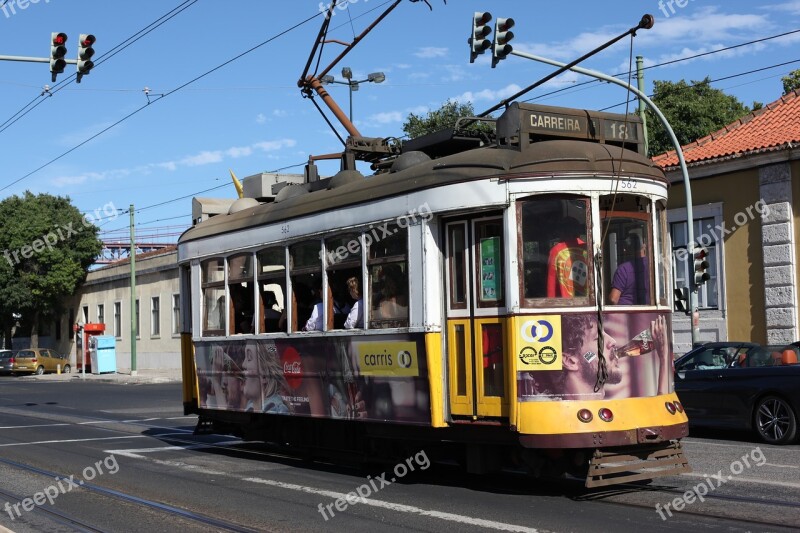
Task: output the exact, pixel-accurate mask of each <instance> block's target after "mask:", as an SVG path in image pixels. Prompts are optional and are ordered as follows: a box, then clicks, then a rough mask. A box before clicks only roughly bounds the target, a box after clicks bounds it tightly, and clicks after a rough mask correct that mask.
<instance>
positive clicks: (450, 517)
mask: <svg viewBox="0 0 800 533" xmlns="http://www.w3.org/2000/svg"><path fill="white" fill-rule="evenodd" d="M242 443H243V441H229V442H222V443H217V444H196V445H189V446H161V447H157V448H138V449H127V450H103V451H104V452H105V453H108V454H113V455H121V456H123V457H130V458H133V459H144V460H146V461H151V462H153V463H156V464H160V465H164V466H171V467H174V468H182V469H185V470H191V471H193V472H200V473H205V474H210V475H215V476H226V477H231V478H234V479H240V480H241V481H248V482H250V483H258V484H261V485H269V486H272V487H277V488H282V489H289V490H294V491H298V492H305V493H306V494H315V495H318V496H324V497H328V498H333V499H336V500H338V499H343V500H344V499H346V498H347V494H345V493H342V492H335V491H331V490H324V489H317V488H314V487H307V486H304V485H295V484H293V483H284V482H282V481H275V480H272V479H263V478H255V477H248V478H239V477H238V476H234V475H232V474H230V473H228V472H220V471H217V470H210V469H207V468H204V467H200V466H195V465H188V464H186V463H183V462H176V461H165V460H161V459H152V458H149V457H145V456H144V455H142V454H145V453H154V452H171V451H178V450H194V449H200V448H213V447H219V446H230V445H233V444H242ZM359 503H362V504H365V505H371V506H373V507H381V508H383V509H388V510H391V511H397V512H401V513H411V514H418V515H420V516H425V517H429V518H438V519H440V520H446V521H449V522H457V523H460V524H467V525H471V526H477V527H483V528H488V529H494V530H497V531H518V532H521V533H538V532H539V531H540V530H538V529H535V528H530V527H524V526H518V525H515V524H507V523H504V522H495V521H493V520H484V519H482V518H472V517H468V516H462V515H457V514H452V513H445V512H442V511H433V510H429V509H422V508H420V507H414V506H411V505H404V504H400V503H392V502H387V501H383V500H374V499H364V500H361V499H359Z"/></svg>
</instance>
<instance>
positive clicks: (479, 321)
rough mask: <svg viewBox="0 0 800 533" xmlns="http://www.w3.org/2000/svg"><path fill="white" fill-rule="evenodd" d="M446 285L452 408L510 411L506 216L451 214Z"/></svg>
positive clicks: (469, 412) (491, 413)
mask: <svg viewBox="0 0 800 533" xmlns="http://www.w3.org/2000/svg"><path fill="white" fill-rule="evenodd" d="M445 232H446V239H447V248H446V251H445V254H446V258H447V261H446V266H445V276H444V277H445V285H446V290H445V293H446V298H447V302H446V303H447V306H446V316H447V361H448V376H449V377H448V387H449V398H450V412H451V413H452V414H453V415H457V416H470V417H474V418H478V417H502V416H508V398H507V396H506V394H507V392H506V391H508V384H507V383H506V372H505V368H506V364H507V362H506V359H505V353H506V350H505V349H504V340H505V338H506V335H505V332H504V328H505V324H504V322H503V320H502V319H501V318H500V316H499V315H500V311H501V310H504V309H505V294H503V291H504V289H505V286H504V280H505V268H506V266H505V265H504V264H503V249H504V237H503V219H502V218H501V217H500V216H499V215H498V216H490V217H485V216H483V217H481V218H468V219H459V220H451V221H448V222H446V223H445Z"/></svg>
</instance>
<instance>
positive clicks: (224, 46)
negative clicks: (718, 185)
mask: <svg viewBox="0 0 800 533" xmlns="http://www.w3.org/2000/svg"><path fill="white" fill-rule="evenodd" d="M429 1H430V4H431V6H432V7H433V10H432V11H431V10H429V9H428V7H427V6H426V5H425V3H423V2H417V3H412V2H411V1H409V0H405V1H404V2H402V3H401V4H400V5H399V6H398V7H397V9H395V10H394V12H392V13H391V14H390V15H389V16H388V18H386V19H385V20H384V21H383V22H382V23H381V24H380V25H379V26H378V27H377V28H375V29H374V30H373V32H372V33H371V34H370V35H369V36H367V37H366V38H365V39H364V40H363V41H362V42H361V43H360V44H359V46H358V47H356V49H355V50H353V51H352V52H351V53H350V54H349V55H348V56H347V57H346V58H345V59H344V60H343V61H341V62H340V63H339V64H338V65H337V66H336V67H335V68H334V69H333V70H332V73H333V74H335V76H336V79H338V80H340V79H342V78H341V67H343V66H349V67H351V68H352V70H353V72H354V77H355V78H356V79H359V80H360V79H364V78H366V75H367V74H368V73H370V72H377V71H381V72H384V73H385V74H386V81H385V82H384V83H382V84H373V83H365V84H363V85H362V86H361V88H360V90H359V91H358V92H356V93H354V95H353V96H354V98H353V100H354V103H353V106H354V118H355V123H356V126H357V127H358V128H359V129H360V131H361V133H362V134H364V135H367V136H376V137H377V136H381V137H388V136H397V137H400V136H402V129H401V124H402V122H403V120H405V118H406V116H407V115H408V113H410V112H414V113H424V112H426V111H427V110H429V109H434V108H436V107H438V106H439V105H441V104H442V103H443V102H445V101H446V100H447V99H459V100H470V101H472V102H473V104H474V106H475V109H476V111H483V110H485V109H487V108H489V107H491V106H492V105H494V104H495V103H497V102H498V101H499V100H500V99H502V98H504V97H507V96H509V95H511V94H513V93H514V92H516V91H517V90H519V88H521V87H524V86H526V85H529V84H531V83H533V82H534V81H536V80H537V79H539V78H541V77H543V76H544V75H546V74H547V73H549V72H550V71H551V70H552V68H551V67H547V66H545V65H541V64H538V63H534V62H532V61H528V60H525V59H522V58H518V57H513V56H512V57H509V58H508V59H506V60H505V61H503V62H502V63H501V64H500V65H499V66H498V67H497V68H496V69H492V68H490V56H489V55H488V54H484V55H483V56H481V57H480V58H479V59H478V61H476V62H475V63H474V64H470V63H469V49H468V45H467V43H466V40H467V37H468V34H469V30H470V20H471V17H472V14H473V12H475V11H485V10H488V11H490V12H491V13H492V15H493V16H494V17H495V18H497V17H513V18H514V19H515V21H516V27H515V28H514V33H515V35H516V37H515V39H514V41H513V44H514V46H515V48H516V49H519V50H523V51H529V52H532V53H536V54H539V55H544V56H548V57H551V58H553V59H557V60H562V61H565V62H566V61H570V60H571V59H574V58H577V57H579V56H580V55H582V54H583V53H585V52H587V51H589V50H591V49H593V48H594V47H596V46H598V45H600V44H602V43H603V42H605V41H606V40H608V39H609V38H611V37H614V36H616V35H618V34H620V33H622V32H623V31H625V30H626V29H628V28H630V27H632V26H635V25H636V24H637V23H638V21H639V19H640V18H641V16H642V15H643V14H644V13H652V14H653V15H655V17H656V25H655V27H654V28H653V29H651V30H649V31H645V30H642V31H640V32H639V34H638V36H637V37H636V38H635V39H634V44H633V46H634V55H642V56H644V58H645V64H646V65H658V64H661V63H664V62H667V61H672V60H676V59H681V58H685V57H689V56H693V55H696V54H701V53H704V52H713V51H715V50H720V49H723V48H727V47H731V46H734V45H739V44H742V43H746V42H749V41H754V40H758V39H764V38H768V37H772V36H775V35H778V34H782V33H786V32H791V31H794V30H798V29H800V0H767V1H766V2H751V1H749V2H745V1H742V0H732V1H731V0H727V1H725V2H722V1H721V0H717V1H706V0H678V1H673V2H667V1H663V2H661V3H659V2H658V1H657V0H645V1H641V0H639V1H633V0H607V1H605V2H588V1H584V2H522V1H516V2H514V1H510V0H493V1H491V2H490V1H489V0H449V2H448V3H447V5H445V4H444V3H443V1H442V0H429ZM4 2H6V3H5V5H4V6H3V7H2V9H0V54H3V55H16V56H36V57H47V56H49V41H50V33H51V32H54V31H63V32H65V33H67V34H68V36H69V41H68V42H67V47H68V49H69V53H68V57H69V58H74V57H75V55H76V54H77V41H78V35H79V34H80V33H92V34H94V35H96V37H97V43H96V44H95V49H96V52H97V53H96V56H95V60H96V62H97V63H100V64H99V65H98V66H97V67H96V68H95V69H94V70H93V71H92V73H91V74H90V75H89V76H86V77H84V78H83V81H82V82H81V83H80V84H76V83H74V82H73V83H69V84H66V83H63V82H64V81H68V80H70V79H71V78H74V76H70V75H71V74H72V73H73V72H74V69H75V67H74V65H68V67H67V70H66V71H65V73H64V74H61V75H60V76H59V78H58V80H57V85H55V86H54V87H53V89H54V90H55V89H59V90H58V91H57V92H54V94H53V96H51V97H47V96H40V95H41V94H42V92H43V87H44V86H45V85H50V86H53V85H54V84H52V83H51V82H50V73H49V68H48V66H47V65H46V64H44V63H20V62H7V61H3V62H0V67H2V71H0V90H2V104H0V124H3V125H2V126H0V146H2V148H1V150H2V151H1V152H0V153H1V154H2V163H3V164H2V170H0V188H1V189H2V191H0V198H4V197H7V196H9V195H12V194H20V193H22V192H24V191H25V190H31V191H33V192H49V193H51V194H58V195H68V196H69V197H70V198H72V200H73V203H74V204H75V205H77V206H78V208H79V209H81V210H82V211H85V212H92V211H95V210H96V209H98V208H102V207H103V206H107V205H108V204H109V203H111V204H113V205H114V206H115V207H117V208H119V209H127V207H128V205H129V204H132V203H133V204H135V206H136V209H137V215H136V220H137V226H138V227H139V229H138V231H139V232H140V233H141V234H145V233H150V232H153V231H154V229H155V228H158V227H164V226H181V225H183V226H186V225H188V224H189V222H190V218H191V217H190V212H191V196H193V195H194V194H196V193H199V196H215V197H231V198H232V197H235V191H234V189H233V186H232V185H229V183H230V178H229V176H228V169H229V168H232V169H233V170H234V172H236V174H237V175H238V176H239V177H244V176H247V175H250V174H254V173H257V172H260V171H272V170H275V169H279V168H282V167H287V166H290V165H296V164H301V163H304V162H305V161H306V160H307V159H308V156H309V154H323V153H330V152H335V151H339V150H340V149H341V144H340V143H339V141H338V140H337V139H336V137H335V136H334V135H333V134H332V133H331V131H330V129H329V128H328V126H327V125H326V124H325V122H324V120H323V119H322V117H321V116H320V115H319V113H318V112H317V111H316V109H315V108H314V106H313V104H312V103H311V102H309V101H307V100H306V99H304V98H302V97H301V95H300V92H299V90H298V89H297V86H296V81H297V79H298V78H299V76H300V74H301V73H302V70H303V67H304V66H305V63H306V61H307V59H308V54H309V51H310V50H311V46H312V44H313V40H314V38H315V36H316V35H317V32H318V30H319V27H320V24H321V22H322V17H321V16H317V17H316V18H313V19H312V20H310V21H309V22H307V23H305V24H303V25H301V26H299V27H298V28H296V29H294V30H291V31H289V32H288V33H286V34H285V35H282V36H280V37H277V38H275V39H274V40H272V41H271V42H268V43H266V44H264V45H263V46H261V47H259V48H257V49H255V50H253V51H252V52H250V53H248V54H246V55H244V56H242V57H239V58H238V59H236V60H234V61H232V62H229V63H227V64H225V63H226V62H228V61H230V60H231V59H233V58H235V57H237V56H239V55H240V54H242V53H243V52H246V51H247V50H249V49H251V48H252V47H254V46H256V45H258V44H260V43H262V42H264V41H267V40H268V39H271V38H273V37H275V36H276V35H278V34H280V33H281V32H284V31H285V30H287V29H289V28H291V27H293V26H295V25H297V24H298V23H300V22H302V21H304V20H306V19H308V18H309V17H312V16H314V15H315V14H317V13H318V12H319V11H320V7H321V5H322V4H320V2H319V1H310V0H296V1H292V2H289V1H283V2H277V1H263V0H262V1H257V0H230V1H227V2H222V1H216V2H212V1H210V0H198V1H195V2H193V3H192V2H183V1H182V0H139V1H136V2H130V1H128V2H121V1H116V0H103V1H101V0H38V2H35V3H34V2H33V0H27V1H26V0H0V5H2V4H3V3H4ZM326 4H327V2H326ZM344 4H345V5H346V6H347V9H346V10H338V9H337V10H336V15H335V16H334V18H333V20H332V22H331V32H330V33H329V38H333V39H339V40H343V41H350V40H352V39H353V36H354V34H358V33H360V32H361V31H362V30H363V29H364V27H365V26H366V25H367V24H369V23H370V22H371V21H372V20H373V18H374V17H375V16H376V14H377V13H379V12H381V11H382V9H384V8H385V6H386V5H388V4H389V2H385V1H384V0H349V2H348V1H347V0H345V2H344ZM534 6H535V7H534ZM179 7H181V8H183V10H182V11H180V12H179V13H177V14H176V15H175V16H174V17H172V18H170V19H169V20H166V21H164V22H163V24H162V25H160V26H159V27H157V28H155V29H153V30H152V31H150V32H149V33H147V34H146V35H144V36H142V37H141V38H139V39H138V40H135V41H133V42H127V43H126V39H128V38H129V37H131V36H134V35H136V34H137V32H140V31H141V30H143V29H145V28H148V27H149V26H150V25H151V24H152V23H154V22H156V21H158V20H159V19H160V18H161V17H163V16H164V15H166V14H168V13H169V12H170V11H171V10H173V9H175V8H179ZM798 41H800V32H799V33H794V34H790V35H787V36H784V37H781V38H777V39H769V40H765V41H762V42H760V43H756V44H752V45H749V46H743V47H738V48H733V49H730V50H726V51H722V52H717V53H712V54H708V55H705V56H703V57H701V58H697V59H693V60H688V61H680V62H676V63H673V64H671V65H667V66H661V67H655V68H651V69H648V70H647V71H646V78H647V90H648V92H651V90H652V81H653V80H679V79H682V78H683V79H687V80H699V79H702V78H704V77H706V76H710V77H711V79H712V80H716V79H721V78H727V79H723V80H722V81H719V82H716V83H714V86H715V87H716V88H719V89H722V90H724V91H726V92H727V93H729V94H732V95H735V96H736V97H737V98H739V99H740V100H741V101H743V102H744V103H745V104H747V105H751V104H752V102H753V101H759V102H763V103H769V102H772V101H774V100H776V99H777V98H779V97H780V95H781V92H782V85H781V81H780V78H781V76H785V75H786V74H787V73H788V72H790V71H791V70H794V69H798V68H800V62H797V63H790V64H787V65H784V66H779V67H776V68H767V67H772V66H774V65H778V64H781V63H787V62H792V61H800V53H798V52H797V50H798V46H797V42H798ZM124 44H128V46H127V47H125V48H124V49H121V50H119V51H118V53H116V54H114V55H113V57H106V58H104V55H105V56H108V55H109V52H110V51H111V50H112V48H114V47H117V46H118V45H124ZM629 47H630V40H624V41H622V42H620V43H618V44H617V45H615V46H613V47H612V48H609V49H607V50H605V51H604V52H601V53H600V54H599V55H597V56H595V57H593V58H591V59H589V60H587V61H586V62H585V63H583V66H585V67H588V68H593V69H596V70H602V71H604V72H606V73H613V74H616V73H620V72H624V71H626V70H627V66H628V60H629ZM340 50H341V46H339V45H336V44H329V45H327V46H326V48H325V55H324V57H323V60H322V65H327V64H328V63H329V62H330V61H331V60H332V59H333V58H334V57H335V54H338V52H339V51H340ZM223 64H224V66H222V67H221V68H219V69H217V70H215V71H214V72H212V73H210V74H208V75H207V76H204V77H202V78H201V79H198V80H197V81H194V82H193V83H189V84H188V85H185V84H187V83H188V82H190V81H192V80H193V79H195V78H197V77H198V76H200V75H202V74H204V73H206V72H208V71H210V70H212V69H214V68H215V67H218V66H220V65H223ZM757 69H765V70H761V71H759V72H754V73H751V74H744V75H740V74H743V73H746V72H749V71H754V70H757ZM585 79H586V78H583V77H581V76H578V75H575V74H565V75H563V76H560V77H558V78H556V79H554V80H552V81H551V82H549V83H548V84H547V85H545V86H542V87H539V88H538V89H536V90H534V91H533V92H531V93H529V94H528V95H526V96H525V97H523V98H524V99H531V98H532V99H533V102H536V103H542V104H547V105H557V106H565V107H581V108H587V109H606V108H609V107H611V106H615V105H616V104H620V103H621V102H624V101H625V99H626V94H625V92H624V91H622V90H621V89H620V88H618V87H613V86H607V85H601V84H598V83H592V84H588V85H578V84H579V83H581V82H583V81H585ZM145 88H148V89H149V95H146V94H145V91H144V89H145ZM176 89H177V90H176ZM557 90H558V91H559V92H557V93H555V94H549V95H548V93H552V92H553V91H557ZM330 91H331V93H332V94H333V96H334V98H336V100H337V101H338V103H339V105H340V106H341V107H342V108H343V109H345V110H347V108H348V92H347V87H346V86H339V85H334V86H331V88H330ZM160 95H166V96H163V97H162V96H160ZM148 96H149V99H150V101H151V102H152V103H151V104H150V105H145V104H147V102H148ZM34 106H35V107H34ZM624 109H625V106H624V105H622V106H617V107H613V108H612V109H610V110H611V111H616V112H622V111H624ZM20 112H21V113H20ZM18 113H19V114H18ZM132 113H133V115H132V116H130V117H129V118H125V117H126V116H128V115H131V114H132ZM123 119H124V120H123ZM13 120H16V121H15V122H13V123H11V121H13ZM120 120H122V122H120V123H119V124H117V125H115V126H113V125H114V124H115V123H117V122H118V121H120ZM4 123H5V124H4ZM112 126H113V127H112ZM109 127H110V129H108V130H107V131H105V132H103V133H100V132H102V131H103V130H104V129H106V128H109ZM340 131H343V130H341V129H340ZM98 133H100V135H98V136H97V137H96V138H94V139H93V140H91V141H89V142H87V143H85V144H83V145H82V146H78V145H80V144H81V143H84V142H85V141H86V140H87V139H90V138H91V137H92V136H94V135H97V134H98ZM76 147H77V148H76ZM70 150H72V151H70ZM66 152H69V153H66ZM65 153H66V155H63V154H65ZM62 155H63V157H61V156H62ZM56 158H58V159H57V160H55V161H53V162H51V161H52V160H53V159H56ZM40 167H41V168H40ZM335 170H336V169H335V168H333V167H332V166H330V167H325V166H322V167H321V171H322V173H323V174H332V173H333V172H335ZM285 172H302V166H297V167H295V168H291V169H288V170H285ZM218 186H222V187H221V188H219V189H217V190H214V191H210V192H200V191H204V190H207V189H211V188H213V187H218ZM181 197H185V198H183V199H180V200H177V201H176V199H178V198H181ZM127 224H128V216H127V215H124V216H120V217H119V218H117V219H116V220H104V221H102V222H101V225H102V226H101V227H102V230H103V231H110V233H106V234H104V235H103V237H105V238H115V237H119V236H121V233H120V232H115V231H113V230H117V229H122V230H123V232H124V231H127ZM173 231H178V230H177V229H174V230H173Z"/></svg>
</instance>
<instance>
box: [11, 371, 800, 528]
mask: <svg viewBox="0 0 800 533" xmlns="http://www.w3.org/2000/svg"><path fill="white" fill-rule="evenodd" d="M195 422H196V419H195V417H193V416H190V417H185V416H183V415H182V408H181V399H180V384H178V383H169V384H152V385H144V384H142V385H122V384H113V383H102V382H80V381H77V380H72V381H37V380H33V379H27V378H14V377H5V376H3V377H0V526H4V527H6V528H8V529H10V530H12V531H17V532H27V531H53V532H60V531H115V532H117V531H119V532H124V531H148V532H158V531H169V532H171V533H172V532H175V531H319V530H326V531H327V530H331V531H347V532H349V533H355V532H360V531H370V532H372V531H375V530H377V529H380V530H381V531H407V530H416V531H435V532H440V531H442V530H443V529H446V528H457V530H458V531H491V530H500V531H553V532H569V531H603V532H605V531H613V532H614V533H622V532H627V531H632V532H633V531H636V532H638V531H642V530H645V529H647V530H651V531H696V530H699V529H703V530H706V531H742V532H744V531H788V530H790V529H794V528H797V527H800V504H798V502H800V475H798V474H800V454H798V453H797V452H798V450H800V446H798V445H792V446H786V447H775V446H768V445H764V444H760V443H758V442H757V441H756V440H755V439H754V438H753V437H752V436H750V435H742V434H725V435H719V434H699V436H692V437H690V438H689V439H686V440H685V441H684V442H685V448H686V451H687V455H688V458H689V461H690V463H691V464H692V467H693V469H694V472H693V473H692V474H687V475H682V476H679V477H669V478H662V479H659V480H656V481H654V482H652V483H650V484H649V485H636V486H622V487H613V488H609V489H605V490H595V491H587V490H586V489H584V488H583V487H582V484H580V483H576V482H572V481H550V482H543V481H535V480H531V479H530V478H528V477H526V476H523V475H520V474H518V473H504V474H500V475H494V476H470V475H466V474H464V473H463V472H461V471H460V470H458V469H457V468H456V467H454V466H451V465H446V464H444V465H441V464H433V465H429V466H427V467H425V466H426V461H424V460H423V459H425V458H426V456H425V454H424V450H420V454H418V455H417V456H415V457H414V458H409V461H411V462H410V463H407V464H412V463H413V464H414V465H415V467H416V468H415V471H414V472H409V473H408V474H406V475H404V476H397V473H398V472H402V470H395V469H394V468H393V467H394V465H384V466H379V467H373V468H371V469H370V470H364V469H362V468H359V467H356V466H348V465H334V464H325V463H311V462H305V461H303V460H301V459H297V458H292V457H289V456H286V455H285V454H279V453H276V452H275V451H274V450H273V449H271V448H269V447H267V446H266V445H264V444H261V443H243V442H241V441H239V440H237V439H235V438H232V437H227V436H220V435H204V436H196V435H193V434H192V432H193V429H194V425H195ZM712 437H713V438H712ZM423 467H425V468H423ZM392 479H394V482H392V481H391V480H392ZM359 490H360V491H361V492H362V493H364V494H365V495H366V493H367V492H369V494H368V497H366V498H365V499H364V500H358V499H354V498H352V497H351V498H350V501H348V500H347V497H346V495H347V494H348V493H351V492H352V493H357V492H358V491H359ZM701 500H702V501H701ZM337 502H338V503H337ZM7 504H8V505H7ZM657 506H658V507H657ZM0 530H1V528H0Z"/></svg>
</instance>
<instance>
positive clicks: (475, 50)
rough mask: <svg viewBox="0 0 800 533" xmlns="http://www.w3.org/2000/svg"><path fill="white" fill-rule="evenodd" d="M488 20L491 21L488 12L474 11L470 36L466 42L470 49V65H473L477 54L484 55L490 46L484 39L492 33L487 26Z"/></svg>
mask: <svg viewBox="0 0 800 533" xmlns="http://www.w3.org/2000/svg"><path fill="white" fill-rule="evenodd" d="M490 20H492V14H491V13H489V12H488V11H487V12H481V11H476V12H475V14H474V15H473V16H472V35H471V36H470V38H469V41H468V42H469V46H470V49H471V52H470V55H469V62H470V63H474V62H475V58H476V57H478V55H479V54H482V53H484V52H485V51H486V49H487V48H489V47H490V46H492V43H491V42H490V41H489V39H487V38H486V37H487V36H488V35H489V34H490V33H492V28H490V27H489V26H488V24H489V21H490Z"/></svg>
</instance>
